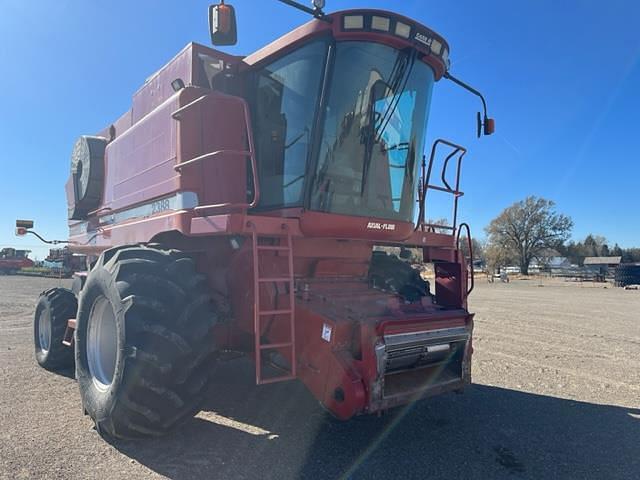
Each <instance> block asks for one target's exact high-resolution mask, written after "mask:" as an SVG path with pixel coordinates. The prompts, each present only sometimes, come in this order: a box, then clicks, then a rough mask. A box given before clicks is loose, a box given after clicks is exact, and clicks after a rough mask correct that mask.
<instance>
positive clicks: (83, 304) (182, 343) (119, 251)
mask: <svg viewBox="0 0 640 480" xmlns="http://www.w3.org/2000/svg"><path fill="white" fill-rule="evenodd" d="M215 320H216V315H215V312H214V309H213V305H212V302H211V297H210V295H209V292H208V285H207V281H206V278H205V277H204V276H203V275H201V274H198V273H196V271H195V263H194V261H193V260H192V259H191V258H189V257H188V256H186V255H184V254H182V253H180V252H178V251H176V250H160V249H156V248H148V247H143V246H135V247H124V248H123V247H119V248H114V249H111V250H108V251H106V252H104V253H103V254H102V255H101V256H100V258H99V259H98V261H97V263H96V265H95V267H94V268H93V269H92V270H91V272H90V273H89V275H88V278H87V281H86V283H85V285H84V288H83V289H82V295H81V298H80V308H79V310H78V318H77V329H76V376H77V378H78V384H79V386H80V394H81V397H82V402H83V405H84V409H85V411H86V412H87V414H88V415H89V416H91V417H92V418H93V420H94V422H95V424H96V429H97V430H98V431H99V432H101V433H104V434H107V435H109V436H112V437H116V438H140V437H147V436H158V435H162V434H165V433H166V432H168V431H169V430H170V429H171V428H172V427H174V426H175V425H177V424H178V423H179V422H180V421H182V420H184V419H186V418H188V417H190V416H193V415H194V414H195V413H197V412H198V411H199V410H200V404H201V402H202V400H203V399H204V397H205V394H206V392H207V388H208V385H209V371H210V370H211V362H210V360H211V359H212V357H213V352H214V341H213V337H212V327H213V325H214V323H215Z"/></svg>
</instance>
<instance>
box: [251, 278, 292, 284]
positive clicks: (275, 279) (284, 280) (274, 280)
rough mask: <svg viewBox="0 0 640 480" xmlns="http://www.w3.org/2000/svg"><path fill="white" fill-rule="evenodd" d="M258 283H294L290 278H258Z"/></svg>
mask: <svg viewBox="0 0 640 480" xmlns="http://www.w3.org/2000/svg"><path fill="white" fill-rule="evenodd" d="M258 281H259V282H260V283H265V282H293V278H290V277H263V278H258Z"/></svg>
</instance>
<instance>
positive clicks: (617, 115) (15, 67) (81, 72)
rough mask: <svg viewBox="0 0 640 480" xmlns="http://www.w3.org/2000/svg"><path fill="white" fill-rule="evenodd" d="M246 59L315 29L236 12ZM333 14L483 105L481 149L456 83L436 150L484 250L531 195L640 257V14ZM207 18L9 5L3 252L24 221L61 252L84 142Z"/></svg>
mask: <svg viewBox="0 0 640 480" xmlns="http://www.w3.org/2000/svg"><path fill="white" fill-rule="evenodd" d="M232 3H233V4H234V6H235V7H236V10H237V13H238V21H239V25H238V26H239V42H238V45H236V46H234V47H231V48H227V49H226V50H227V51H229V52H231V53H237V54H247V53H250V52H252V51H254V50H256V49H258V48H259V47H261V46H263V45H265V44H266V43H268V42H270V41H271V40H274V39H275V38H277V37H278V36H280V35H282V34H284V33H286V32H287V31H289V30H290V29H292V28H294V27H296V26H298V25H300V24H302V23H304V22H306V21H307V17H306V15H305V14H303V13H301V12H298V11H296V10H294V9H292V8H288V7H286V6H284V5H282V4H280V3H278V2H276V1H275V0H264V1H254V0H251V1H250V0H235V2H232ZM327 3H328V7H327V10H328V11H332V10H339V9H342V8H348V7H372V8H373V7H377V8H385V9H392V10H395V11H397V12H398V13H402V14H404V15H406V16H409V17H412V18H415V19H416V20H418V21H420V22H422V23H424V24H426V25H427V26H429V27H431V28H433V29H434V30H436V31H437V32H439V33H441V34H442V35H443V36H444V37H445V38H446V39H447V40H448V41H449V43H450V45H451V59H452V70H451V71H452V73H453V74H454V75H456V76H458V77H459V78H461V79H463V80H465V81H467V82H468V83H470V84H472V85H473V86H475V87H477V88H478V89H480V90H481V91H482V92H483V93H485V95H486V97H487V99H488V102H489V110H490V114H491V115H492V116H494V117H495V118H496V125H497V133H496V134H495V135H494V136H492V137H486V138H483V139H481V140H480V141H478V140H476V139H475V136H474V132H475V127H474V122H475V111H476V110H477V108H478V102H477V100H476V99H475V97H472V96H470V95H468V94H467V93H465V92H464V91H462V90H461V89H459V88H457V87H455V86H454V85H452V84H450V83H447V82H445V81H441V82H439V83H438V84H437V85H436V87H435V89H434V95H433V101H432V112H431V116H430V120H429V126H428V129H427V139H428V140H427V143H428V144H430V143H431V142H432V141H433V139H434V138H437V137H446V138H450V139H452V140H454V141H456V142H458V143H462V144H464V145H467V146H468V147H469V154H468V156H467V160H466V164H465V169H464V171H463V177H462V180H463V190H465V192H466V195H465V197H463V200H462V204H461V218H462V219H464V220H467V221H469V222H470V223H471V226H472V228H473V231H474V233H475V234H476V235H478V236H482V235H483V232H482V229H483V228H484V226H485V225H486V224H487V223H488V222H489V221H490V220H491V219H492V218H493V217H495V216H496V215H497V214H498V213H499V212H500V211H501V210H502V209H503V208H505V207H506V206H508V205H510V204H511V203H513V202H514V201H516V200H519V199H522V198H524V197H526V196H527V195H531V194H534V195H539V196H544V197H547V198H550V199H552V200H554V201H555V202H556V203H557V207H558V209H559V210H560V211H561V212H563V213H565V214H568V215H570V216H571V217H572V218H573V220H574V222H575V228H574V232H573V235H574V238H583V237H584V236H585V235H586V234H587V233H595V234H600V235H604V236H606V237H607V238H608V239H609V241H610V242H611V243H615V242H618V243H619V244H620V245H622V246H625V247H630V246H640V213H639V212H640V208H639V207H640V196H639V195H638V190H639V188H638V187H639V186H640V155H639V153H638V152H640V34H639V33H638V26H639V25H640V3H638V2H632V1H618V0H610V1H608V2H606V3H603V2H596V1H595V0H594V1H587V0H585V1H566V2H558V1H550V0H537V1H533V0H531V1H528V2H524V1H523V2H512V1H509V2H508V1H501V2H493V1H486V2H477V1H462V0H460V1H456V2H442V1H440V2H432V1H402V2H389V1H388V0H387V1H378V0H366V1H365V0H353V1H351V0H350V1H337V0H328V2H327ZM207 5H208V3H207V2H204V1H190V2H175V1H173V2H169V1H158V0H137V1H135V2H131V1H124V0H112V1H110V2H108V3H107V2H98V1H81V0H56V1H55V2H54V1H45V0H39V1H38V0H31V1H27V0H3V1H2V14H1V15H0V68H1V69H2V70H1V75H0V105H1V106H2V107H1V108H2V115H0V146H1V148H0V165H1V169H0V192H1V193H2V202H0V245H2V246H7V245H15V246H23V247H26V248H31V249H32V250H34V254H36V255H37V256H40V257H42V256H43V254H44V253H46V251H47V248H46V247H44V248H43V247H40V248H37V247H38V244H37V242H36V241H35V240H34V239H33V238H32V237H29V238H26V239H17V238H15V237H14V236H13V222H14V220H15V218H16V217H19V218H32V219H34V220H35V221H36V226H37V228H38V230H39V231H41V232H42V233H45V234H46V235H47V236H49V237H58V238H65V236H66V233H67V232H66V204H65V197H64V188H63V186H64V183H65V181H66V178H67V176H68V169H69V155H70V152H71V148H72V145H73V142H74V140H75V138H76V137H77V136H78V135H80V134H91V133H95V132H97V131H98V130H100V129H101V128H103V127H104V126H105V125H107V124H108V123H109V122H111V121H112V120H115V119H116V118H117V117H118V116H119V115H120V114H121V113H123V112H124V111H126V110H127V109H128V108H129V104H130V100H131V95H132V93H133V92H134V91H135V90H136V89H137V88H138V87H139V86H140V85H141V84H142V82H143V81H144V79H145V78H146V77H147V76H149V75H150V74H151V73H153V72H154V71H156V70H157V69H158V68H159V67H160V66H162V65H163V64H164V63H165V62H166V61H167V60H169V59H170V58H171V57H172V56H173V55H174V54H175V53H177V52H178V50H180V49H181V48H182V47H183V46H184V45H185V44H186V43H187V42H189V41H196V42H200V43H204V44H208V33H207V14H206V11H207Z"/></svg>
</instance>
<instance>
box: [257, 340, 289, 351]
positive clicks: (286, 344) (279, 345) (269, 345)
mask: <svg viewBox="0 0 640 480" xmlns="http://www.w3.org/2000/svg"><path fill="white" fill-rule="evenodd" d="M291 346H293V342H282V343H265V344H264V345H260V350H264V349H267V348H269V349H271V348H285V347H291Z"/></svg>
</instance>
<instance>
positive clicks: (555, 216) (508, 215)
mask: <svg viewBox="0 0 640 480" xmlns="http://www.w3.org/2000/svg"><path fill="white" fill-rule="evenodd" d="M554 207H555V203H554V202H553V201H551V200H546V199H544V198H538V197H534V196H530V197H527V198H526V199H524V200H521V201H519V202H516V203H514V204H513V205H511V206H510V207H508V208H506V209H505V210H503V212H502V213H501V214H500V215H498V216H497V217H496V218H494V219H493V220H492V221H491V223H490V224H489V226H488V227H487V228H486V231H487V234H488V236H489V244H490V245H491V246H493V247H494V248H497V249H498V250H500V251H502V255H501V256H503V257H506V258H508V257H512V258H515V259H516V261H517V262H518V263H519V265H520V272H522V273H523V274H524V275H528V274H529V263H530V262H531V260H533V259H534V258H536V257H537V256H539V255H542V254H543V252H544V250H545V249H548V248H557V247H559V246H560V245H562V243H563V242H565V241H566V240H567V239H568V238H569V234H570V233H571V228H572V227H573V221H572V220H571V219H570V218H569V217H567V216H566V215H563V214H560V213H557V212H556V211H555V208H554Z"/></svg>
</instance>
